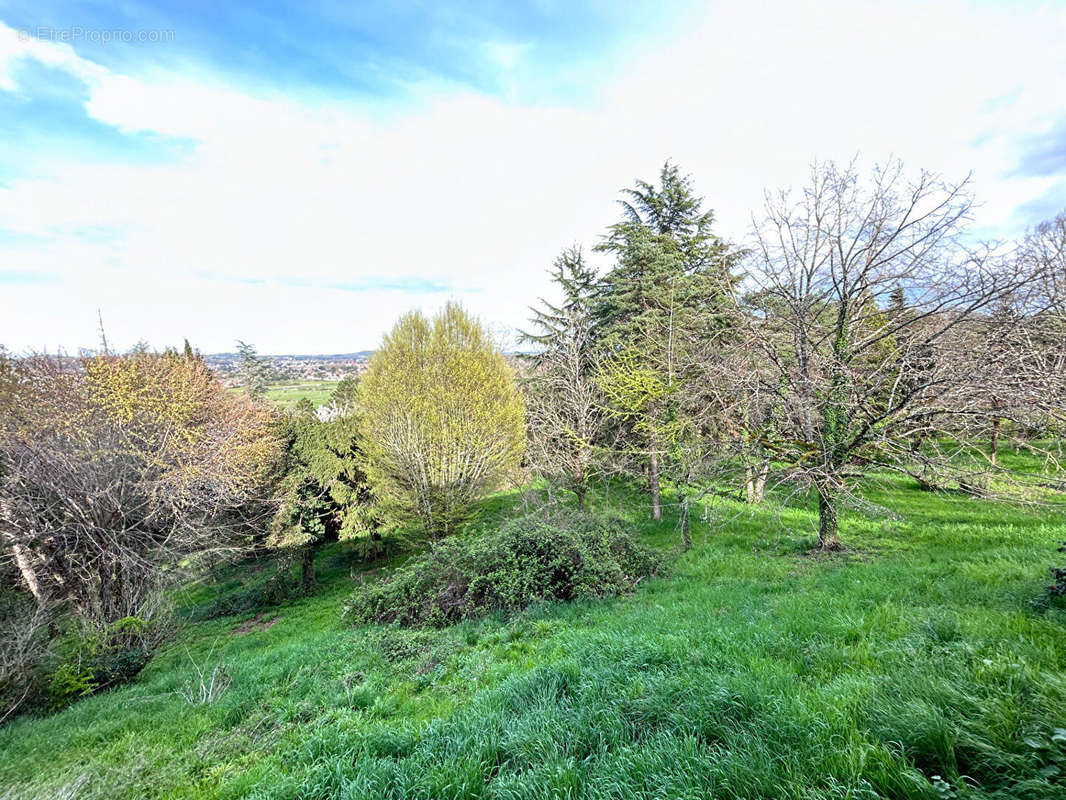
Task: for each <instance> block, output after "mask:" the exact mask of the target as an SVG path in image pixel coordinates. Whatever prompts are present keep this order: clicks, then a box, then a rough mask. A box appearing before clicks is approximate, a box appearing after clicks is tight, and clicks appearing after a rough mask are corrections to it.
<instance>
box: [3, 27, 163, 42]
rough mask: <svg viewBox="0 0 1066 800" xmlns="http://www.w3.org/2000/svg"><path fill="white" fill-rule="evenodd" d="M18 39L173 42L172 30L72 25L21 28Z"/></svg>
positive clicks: (25, 40)
mask: <svg viewBox="0 0 1066 800" xmlns="http://www.w3.org/2000/svg"><path fill="white" fill-rule="evenodd" d="M18 38H19V39H21V40H22V41H24V42H27V41H30V40H32V39H36V40H38V41H42V42H59V43H64V44H73V43H75V42H90V43H92V44H111V43H112V42H125V43H132V42H172V41H174V31H172V30H163V29H160V30H134V29H132V28H83V27H81V26H79V25H72V26H71V27H69V28H54V27H49V26H45V25H39V26H37V27H34V28H21V29H19V31H18Z"/></svg>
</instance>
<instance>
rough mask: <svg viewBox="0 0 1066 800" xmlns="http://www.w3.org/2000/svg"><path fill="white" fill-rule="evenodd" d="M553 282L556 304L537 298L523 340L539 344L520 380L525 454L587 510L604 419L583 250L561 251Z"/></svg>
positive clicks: (592, 282)
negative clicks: (525, 424)
mask: <svg viewBox="0 0 1066 800" xmlns="http://www.w3.org/2000/svg"><path fill="white" fill-rule="evenodd" d="M552 280H553V282H554V283H555V284H556V286H558V287H559V289H560V290H561V292H562V295H563V300H562V303H561V304H560V305H558V306H556V305H553V304H552V303H550V302H548V301H547V300H541V306H540V308H534V309H531V310H532V311H533V318H532V319H531V322H532V327H533V328H534V332H532V333H525V332H524V333H523V334H522V341H524V342H527V343H529V344H532V345H534V346H535V347H536V348H537V350H536V352H535V353H533V354H532V355H531V356H529V357H528V360H529V362H530V366H531V374H530V376H529V378H528V380H527V381H526V382H525V386H526V389H527V391H526V409H527V417H528V422H529V443H528V447H527V457H528V459H529V461H530V463H531V464H532V465H533V467H534V469H535V470H536V471H537V472H538V473H539V474H540V475H541V476H542V477H544V478H545V479H546V480H549V481H556V480H559V481H561V482H562V484H563V486H565V487H566V488H567V489H568V490H570V491H572V492H573V493H574V495H575V496H576V497H577V505H578V508H579V509H584V508H585V496H586V494H587V493H588V484H589V476H590V471H591V469H592V461H593V453H594V450H593V448H594V446H595V443H596V438H597V435H598V433H599V430H600V427H601V425H602V417H603V413H602V410H601V406H602V401H601V398H600V396H599V391H598V389H597V387H596V384H595V382H594V381H593V373H594V371H595V366H596V356H595V340H594V338H593V326H594V323H595V320H594V317H593V314H592V310H593V302H594V298H595V292H596V284H597V279H596V273H595V271H594V270H593V269H591V268H590V267H589V266H588V265H587V264H586V263H585V259H584V255H583V254H582V252H581V248H580V247H577V246H574V247H571V248H568V249H566V250H564V251H563V253H562V254H561V255H560V256H559V257H558V258H557V259H556V260H555V263H554V265H553V271H552Z"/></svg>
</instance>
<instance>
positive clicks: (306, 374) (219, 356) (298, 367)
mask: <svg viewBox="0 0 1066 800" xmlns="http://www.w3.org/2000/svg"><path fill="white" fill-rule="evenodd" d="M373 353H374V351H373V350H362V351H360V352H358V353H337V354H334V355H312V356H297V355H264V356H262V358H263V359H265V360H266V361H268V362H269V363H270V366H271V371H272V382H277V383H281V382H286V381H339V380H343V379H344V378H348V377H353V378H354V377H357V376H359V375H360V374H362V373H363V372H365V371H366V365H367V361H369V359H370V356H372V355H373ZM204 360H205V361H206V362H207V364H208V366H210V367H211V368H212V369H213V370H215V372H217V373H218V375H219V377H220V378H221V380H222V382H223V383H224V384H226V385H228V386H233V385H237V384H238V383H240V379H239V378H238V363H239V360H240V359H239V356H238V355H237V354H236V353H213V354H211V355H206V356H204Z"/></svg>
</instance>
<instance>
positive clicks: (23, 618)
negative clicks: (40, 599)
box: [0, 592, 52, 722]
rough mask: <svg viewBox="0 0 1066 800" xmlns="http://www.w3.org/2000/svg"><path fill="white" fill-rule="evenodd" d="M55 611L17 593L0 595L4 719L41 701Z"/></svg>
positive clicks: (0, 697) (0, 682) (1, 715)
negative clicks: (49, 629)
mask: <svg viewBox="0 0 1066 800" xmlns="http://www.w3.org/2000/svg"><path fill="white" fill-rule="evenodd" d="M51 622H52V614H51V613H50V612H49V611H48V610H46V609H43V608H41V607H39V606H37V605H36V604H35V603H33V602H32V601H29V600H27V599H25V598H23V597H21V596H20V595H18V594H15V593H13V592H11V593H9V592H5V593H4V594H2V595H0V722H3V721H4V720H5V719H7V718H8V717H9V716H11V715H13V714H15V713H16V712H17V711H18V710H19V709H21V708H23V707H24V706H31V707H32V706H33V705H35V704H37V703H38V702H39V701H40V697H41V695H42V693H43V691H44V690H43V687H42V686H41V683H40V681H39V680H37V679H36V677H37V676H38V674H39V672H40V670H41V666H42V664H44V662H45V660H46V659H47V658H48V657H49V655H50V652H49V638H48V626H49V625H50V623H51Z"/></svg>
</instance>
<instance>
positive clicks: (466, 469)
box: [359, 303, 525, 536]
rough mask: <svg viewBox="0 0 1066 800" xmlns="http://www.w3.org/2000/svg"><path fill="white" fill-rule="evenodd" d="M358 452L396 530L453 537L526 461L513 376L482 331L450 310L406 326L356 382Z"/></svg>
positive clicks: (414, 318)
mask: <svg viewBox="0 0 1066 800" xmlns="http://www.w3.org/2000/svg"><path fill="white" fill-rule="evenodd" d="M359 411H360V434H361V436H360V443H361V446H362V447H363V450H364V452H365V454H366V459H367V466H366V471H367V477H368V479H369V482H370V486H371V491H372V494H373V497H374V500H375V505H376V507H377V509H378V511H379V513H380V515H381V516H382V518H383V519H384V520H385V521H386V522H387V523H389V524H392V525H399V524H403V523H405V522H407V521H410V520H413V519H414V520H418V521H419V522H420V523H421V525H422V528H423V529H424V530H425V531H426V532H427V533H429V534H430V535H432V536H441V535H446V534H449V533H452V532H453V531H454V530H455V528H456V526H457V525H458V524H459V523H460V522H461V521H462V520H463V519H465V518H466V517H467V516H468V515H469V513H470V510H471V506H472V504H473V503H474V502H475V501H476V500H477V499H479V498H480V497H482V496H483V495H484V494H485V493H486V492H488V491H491V490H492V489H494V488H496V487H498V486H499V485H500V484H501V483H502V482H503V480H504V479H505V478H506V477H507V476H508V474H509V473H510V472H511V471H512V470H514V469H515V468H516V467H517V466H518V464H519V461H520V459H521V456H522V452H523V449H524V443H525V410H524V407H523V403H522V398H521V395H520V394H519V392H518V389H517V386H516V385H515V380H514V373H513V371H512V370H511V368H510V367H509V366H508V365H507V362H506V361H505V359H504V357H503V355H502V354H501V353H500V352H499V350H497V349H496V347H495V346H494V345H493V344H492V342H491V341H490V339H489V337H488V335H487V334H486V333H485V331H484V329H483V328H482V327H481V325H479V324H478V322H477V321H476V320H475V319H473V318H472V317H470V316H469V315H468V314H467V313H466V312H464V311H463V309H462V308H461V307H459V306H458V305H456V304H454V303H449V304H448V305H447V306H445V308H444V310H443V311H441V312H440V313H439V314H438V315H437V316H435V317H434V318H433V319H432V320H428V319H426V317H424V316H423V315H422V314H421V313H419V312H417V311H413V312H411V313H409V314H406V315H405V316H403V317H402V318H401V319H400V321H399V322H397V323H396V326H395V327H394V328H393V329H392V332H391V333H389V334H388V335H387V336H386V337H385V338H384V341H383V342H382V346H381V348H380V349H379V350H378V351H377V352H376V353H375V354H374V356H373V358H371V360H370V364H369V366H368V369H367V372H366V374H365V375H363V377H362V379H361V380H360V382H359Z"/></svg>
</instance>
